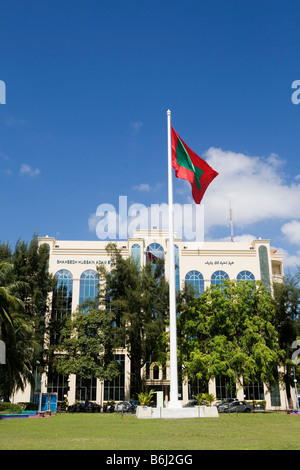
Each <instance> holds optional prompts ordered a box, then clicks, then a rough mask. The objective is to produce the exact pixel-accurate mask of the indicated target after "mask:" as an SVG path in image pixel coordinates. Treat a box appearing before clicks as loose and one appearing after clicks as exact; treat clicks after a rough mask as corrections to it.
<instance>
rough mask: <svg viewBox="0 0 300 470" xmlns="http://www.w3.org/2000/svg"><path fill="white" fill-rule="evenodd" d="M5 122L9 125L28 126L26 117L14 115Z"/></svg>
mask: <svg viewBox="0 0 300 470" xmlns="http://www.w3.org/2000/svg"><path fill="white" fill-rule="evenodd" d="M4 124H5V125H6V126H9V127H14V126H26V124H27V121H26V120H25V119H16V118H13V117H10V118H6V119H4Z"/></svg>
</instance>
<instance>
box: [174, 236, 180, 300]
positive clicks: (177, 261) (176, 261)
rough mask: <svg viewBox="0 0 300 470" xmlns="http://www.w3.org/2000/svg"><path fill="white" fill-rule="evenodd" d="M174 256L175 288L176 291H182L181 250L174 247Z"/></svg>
mask: <svg viewBox="0 0 300 470" xmlns="http://www.w3.org/2000/svg"><path fill="white" fill-rule="evenodd" d="M174 256H175V288H176V291H177V292H179V291H180V272H179V248H178V246H177V245H174Z"/></svg>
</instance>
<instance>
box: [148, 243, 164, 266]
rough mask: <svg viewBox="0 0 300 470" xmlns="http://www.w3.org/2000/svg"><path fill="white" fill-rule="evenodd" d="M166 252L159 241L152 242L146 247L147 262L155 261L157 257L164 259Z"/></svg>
mask: <svg viewBox="0 0 300 470" xmlns="http://www.w3.org/2000/svg"><path fill="white" fill-rule="evenodd" d="M164 257H165V253H164V249H163V247H162V246H161V245H159V244H158V243H151V244H150V245H149V246H147V248H146V263H147V262H149V261H150V262H151V263H155V262H156V260H157V259H162V260H163V259H164Z"/></svg>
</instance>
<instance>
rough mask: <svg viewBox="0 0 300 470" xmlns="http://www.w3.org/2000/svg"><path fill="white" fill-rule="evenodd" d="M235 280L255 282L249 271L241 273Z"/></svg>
mask: <svg viewBox="0 0 300 470" xmlns="http://www.w3.org/2000/svg"><path fill="white" fill-rule="evenodd" d="M236 279H237V281H255V277H254V275H253V274H252V273H251V272H250V271H241V272H240V273H238V275H237V278H236Z"/></svg>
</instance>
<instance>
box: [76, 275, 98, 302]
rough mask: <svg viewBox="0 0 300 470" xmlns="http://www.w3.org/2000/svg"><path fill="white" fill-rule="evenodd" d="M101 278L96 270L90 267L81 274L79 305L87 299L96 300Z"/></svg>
mask: <svg viewBox="0 0 300 470" xmlns="http://www.w3.org/2000/svg"><path fill="white" fill-rule="evenodd" d="M98 285H99V278H98V274H97V272H96V271H94V270H93V269H88V270H86V271H84V272H83V273H82V274H81V276H80V289H79V305H81V304H82V303H83V302H84V301H85V300H95V298H96V297H97V294H98Z"/></svg>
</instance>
